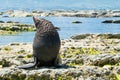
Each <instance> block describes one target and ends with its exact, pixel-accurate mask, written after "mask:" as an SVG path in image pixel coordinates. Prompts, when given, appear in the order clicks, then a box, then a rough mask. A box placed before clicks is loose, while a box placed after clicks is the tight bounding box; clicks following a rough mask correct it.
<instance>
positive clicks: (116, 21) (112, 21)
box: [102, 20, 120, 23]
mask: <svg viewBox="0 0 120 80" xmlns="http://www.w3.org/2000/svg"><path fill="white" fill-rule="evenodd" d="M102 23H120V20H105V21H103V22H102Z"/></svg>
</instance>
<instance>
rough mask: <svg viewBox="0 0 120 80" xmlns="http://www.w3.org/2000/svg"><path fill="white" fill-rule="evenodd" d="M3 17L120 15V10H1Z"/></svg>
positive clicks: (0, 14) (0, 13)
mask: <svg viewBox="0 0 120 80" xmlns="http://www.w3.org/2000/svg"><path fill="white" fill-rule="evenodd" d="M0 16H1V17H31V16H42V17H46V16H53V17H54V16H55V17H60V16H63V17H120V10H44V11H43V10H41V11H39V10H38V11H37V10H33V11H31V12H28V11H24V10H8V11H5V12H0Z"/></svg>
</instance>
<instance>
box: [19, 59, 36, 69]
mask: <svg viewBox="0 0 120 80" xmlns="http://www.w3.org/2000/svg"><path fill="white" fill-rule="evenodd" d="M36 65H37V59H36V58H35V57H34V63H29V64H25V65H23V66H18V68H19V69H29V68H34V67H35V66H36Z"/></svg>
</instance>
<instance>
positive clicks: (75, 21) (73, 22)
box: [72, 21, 82, 24]
mask: <svg viewBox="0 0 120 80" xmlns="http://www.w3.org/2000/svg"><path fill="white" fill-rule="evenodd" d="M72 23H76V24H78V23H82V22H80V21H73V22H72Z"/></svg>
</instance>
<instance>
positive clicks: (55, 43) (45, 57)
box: [18, 16, 61, 69]
mask: <svg viewBox="0 0 120 80" xmlns="http://www.w3.org/2000/svg"><path fill="white" fill-rule="evenodd" d="M33 21H34V24H35V27H36V34H35V37H34V41H33V56H34V63H33V64H26V65H23V66H19V67H18V68H22V69H27V68H36V67H41V66H55V67H59V66H60V64H61V58H60V54H59V50H60V43H61V42H60V37H59V34H58V32H57V29H59V28H57V27H54V25H53V24H52V22H50V21H48V20H46V19H43V18H36V17H34V16H33Z"/></svg>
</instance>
